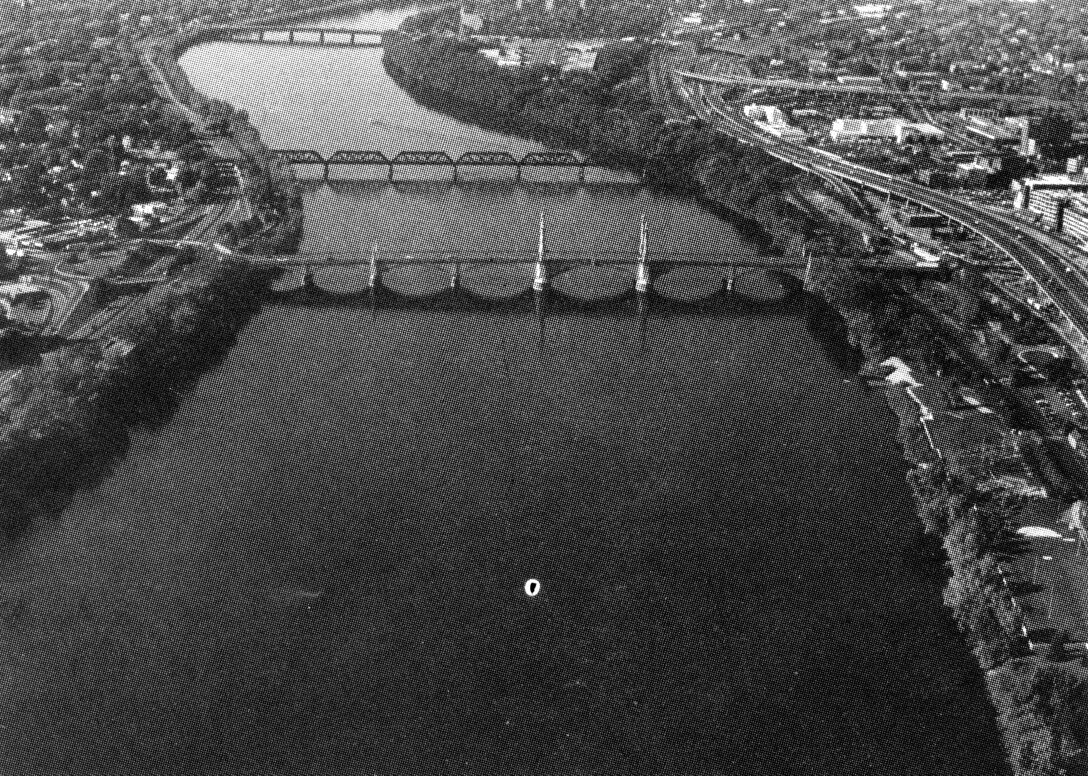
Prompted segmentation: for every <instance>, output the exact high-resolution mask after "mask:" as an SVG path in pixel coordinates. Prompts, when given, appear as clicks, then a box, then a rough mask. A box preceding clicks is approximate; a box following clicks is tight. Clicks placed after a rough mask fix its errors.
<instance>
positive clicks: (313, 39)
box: [205, 24, 382, 48]
mask: <svg viewBox="0 0 1088 776" xmlns="http://www.w3.org/2000/svg"><path fill="white" fill-rule="evenodd" d="M205 29H206V31H207V33H208V35H209V36H210V37H212V38H214V39H216V40H225V41H232V42H235V43H277V44H280V45H284V44H287V45H292V46H357V47H361V48H381V45H382V30H353V29H348V28H337V27H303V26H296V25H290V24H285V25H274V24H264V25H215V26H210V27H207V28H205Z"/></svg>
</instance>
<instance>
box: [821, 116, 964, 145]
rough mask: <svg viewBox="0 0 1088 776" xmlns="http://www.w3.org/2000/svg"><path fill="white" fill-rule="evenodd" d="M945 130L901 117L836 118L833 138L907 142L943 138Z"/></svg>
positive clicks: (832, 126) (832, 133) (853, 140)
mask: <svg viewBox="0 0 1088 776" xmlns="http://www.w3.org/2000/svg"><path fill="white" fill-rule="evenodd" d="M944 135H945V133H944V131H942V130H941V129H939V128H937V127H935V126H933V125H932V124H925V123H913V122H910V121H907V120H906V119H901V118H886V119H849V118H847V119H835V121H834V123H833V124H832V125H831V139H832V140H833V141H834V142H836V143H839V142H856V141H858V140H892V139H894V140H895V141H896V142H897V143H905V142H907V141H908V140H911V139H922V140H941V139H943V138H944Z"/></svg>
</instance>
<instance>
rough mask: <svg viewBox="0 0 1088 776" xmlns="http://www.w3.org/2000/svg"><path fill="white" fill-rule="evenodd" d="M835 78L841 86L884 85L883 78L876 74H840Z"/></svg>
mask: <svg viewBox="0 0 1088 776" xmlns="http://www.w3.org/2000/svg"><path fill="white" fill-rule="evenodd" d="M835 80H836V81H838V82H839V83H840V84H842V85H843V86H876V87H882V86H884V80H883V79H882V78H881V77H880V76H878V75H840V76H836V77H835Z"/></svg>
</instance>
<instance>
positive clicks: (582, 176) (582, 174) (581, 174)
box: [578, 162, 586, 183]
mask: <svg viewBox="0 0 1088 776" xmlns="http://www.w3.org/2000/svg"><path fill="white" fill-rule="evenodd" d="M578 182H579V183H585V182H586V165H585V162H582V164H580V165H579V166H578Z"/></svg>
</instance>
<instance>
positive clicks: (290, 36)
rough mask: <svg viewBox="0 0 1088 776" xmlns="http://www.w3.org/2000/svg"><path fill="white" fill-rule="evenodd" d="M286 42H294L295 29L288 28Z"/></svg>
mask: <svg viewBox="0 0 1088 776" xmlns="http://www.w3.org/2000/svg"><path fill="white" fill-rule="evenodd" d="M287 42H288V43H294V42H295V31H294V30H288V31H287Z"/></svg>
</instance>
